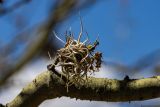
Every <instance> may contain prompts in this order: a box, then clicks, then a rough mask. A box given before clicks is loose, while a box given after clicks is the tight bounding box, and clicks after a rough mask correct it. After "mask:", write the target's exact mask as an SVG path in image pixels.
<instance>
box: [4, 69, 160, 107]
mask: <svg viewBox="0 0 160 107" xmlns="http://www.w3.org/2000/svg"><path fill="white" fill-rule="evenodd" d="M52 70H53V69H52ZM63 78H64V76H63ZM159 90H160V76H155V77H151V78H144V79H129V78H128V77H126V78H125V79H124V80H116V79H107V78H94V77H90V78H88V80H87V82H85V83H80V84H78V85H76V84H73V85H71V86H69V92H67V90H66V87H65V82H64V81H63V80H62V79H61V78H60V77H59V74H57V71H53V72H52V71H46V72H44V73H42V74H40V75H39V76H37V77H36V79H35V80H33V81H32V82H31V83H30V84H29V85H27V86H26V87H25V88H23V90H22V91H21V93H20V94H19V95H18V96H17V97H16V98H15V99H14V100H13V101H11V102H10V103H8V104H7V107H37V106H38V105H39V104H40V103H42V102H43V101H44V100H47V99H53V98H57V97H62V96H66V97H70V98H76V99H81V100H92V101H110V102H123V101H142V100H148V99H153V98H158V97H160V91H159Z"/></svg>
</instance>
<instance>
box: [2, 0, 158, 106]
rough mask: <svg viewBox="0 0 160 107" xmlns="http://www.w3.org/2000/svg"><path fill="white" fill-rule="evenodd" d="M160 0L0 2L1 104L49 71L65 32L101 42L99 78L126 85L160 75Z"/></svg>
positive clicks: (68, 102) (63, 102)
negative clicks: (127, 81)
mask: <svg viewBox="0 0 160 107" xmlns="http://www.w3.org/2000/svg"><path fill="white" fill-rule="evenodd" d="M159 5H160V0H0V103H2V104H6V103H7V102H10V101H12V100H13V99H14V97H16V95H17V94H18V93H19V92H20V91H21V89H22V88H23V87H24V86H25V85H26V84H28V83H29V82H31V81H32V80H33V79H34V78H35V77H36V76H37V75H38V74H40V73H42V72H44V71H46V70H47V69H46V66H47V65H48V64H50V63H51V60H50V59H49V56H48V52H49V53H50V54H51V57H53V58H54V55H55V53H56V50H57V49H59V48H61V47H63V46H64V44H63V43H62V42H61V41H59V40H58V39H57V38H56V37H55V35H54V34H53V33H52V31H55V32H56V33H57V35H58V37H59V38H61V39H62V40H65V32H66V31H67V30H72V32H74V35H75V38H78V36H77V35H78V34H79V32H80V20H79V13H80V16H81V17H82V21H83V26H84V35H83V37H82V39H81V40H82V41H84V40H85V39H86V38H87V36H86V33H85V32H87V33H88V37H89V40H90V42H94V41H95V40H96V39H97V37H98V38H99V39H98V40H99V42H100V45H99V46H98V47H97V50H98V51H101V52H102V53H103V63H102V67H101V69H100V72H98V73H95V75H94V76H95V77H103V78H114V79H123V78H124V77H125V76H126V75H129V77H130V78H144V77H151V76H154V75H159V74H160V30H159V29H160V20H159V19H160V12H159V11H160V6H159ZM159 101H160V99H158V98H157V99H152V100H147V101H134V102H116V103H114V102H97V101H91V102H90V101H81V100H76V99H70V98H66V97H62V98H57V99H53V100H48V101H44V102H43V103H42V104H41V105H40V106H39V107H52V106H56V107H63V106H66V107H75V106H77V107H78V106H79V107H81V106H83V107H88V106H92V107H93V106H95V107H96V106H99V107H109V106H112V107H135V106H137V107H143V106H147V107H159V106H160V102H159Z"/></svg>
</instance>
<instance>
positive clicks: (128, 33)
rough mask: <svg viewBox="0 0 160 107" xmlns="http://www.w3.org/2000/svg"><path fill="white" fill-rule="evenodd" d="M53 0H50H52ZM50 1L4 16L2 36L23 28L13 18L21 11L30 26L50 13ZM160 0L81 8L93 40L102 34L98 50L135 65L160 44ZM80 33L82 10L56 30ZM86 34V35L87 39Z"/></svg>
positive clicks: (113, 0) (115, 0)
mask: <svg viewBox="0 0 160 107" xmlns="http://www.w3.org/2000/svg"><path fill="white" fill-rule="evenodd" d="M48 1H50V0H48ZM48 1H45V0H42V1H41V3H40V2H39V4H38V5H37V2H38V0H33V1H32V3H30V4H29V5H30V7H29V6H27V5H26V6H24V7H22V8H20V9H18V11H14V12H13V13H11V14H9V15H6V16H4V17H1V18H0V28H1V30H0V39H1V41H2V42H7V41H9V40H10V38H11V37H14V36H12V35H14V34H16V33H17V32H20V31H22V30H23V29H21V28H19V29H16V28H15V26H14V24H15V23H16V22H15V21H14V19H13V17H15V16H16V15H19V13H25V14H23V15H22V16H24V20H25V21H26V23H27V24H26V26H25V27H28V26H31V25H34V24H35V23H38V22H40V21H42V20H44V19H45V18H46V17H47V14H46V13H47V11H48V10H49V6H48ZM159 4H160V1H159V0H101V1H100V2H98V3H97V4H96V5H95V6H92V7H91V8H89V9H87V10H82V11H80V13H81V16H82V18H83V25H84V27H85V30H86V31H87V32H88V33H89V37H90V40H91V41H93V42H94V41H95V39H96V38H97V36H98V35H99V41H100V45H99V47H98V50H100V51H102V52H103V57H104V59H105V60H114V61H117V62H121V63H123V64H126V65H131V64H133V63H134V62H136V61H137V60H138V59H139V58H141V57H143V56H144V55H147V54H149V53H151V52H153V51H155V50H157V49H159V48H160V46H159V44H160V43H159V40H160V36H159V34H160V30H159V28H160V21H159V19H160V13H159V11H160V6H159ZM69 27H72V30H73V31H74V32H75V34H76V35H78V33H79V30H80V24H79V17H78V13H75V15H73V17H72V18H70V19H69V20H67V21H66V22H64V23H63V24H62V25H61V26H60V27H59V28H60V29H59V30H58V31H56V32H57V33H58V34H60V35H61V36H60V37H61V38H62V39H64V37H63V36H62V35H63V34H64V32H65V31H66V29H69ZM84 38H85V36H84V37H83V39H84Z"/></svg>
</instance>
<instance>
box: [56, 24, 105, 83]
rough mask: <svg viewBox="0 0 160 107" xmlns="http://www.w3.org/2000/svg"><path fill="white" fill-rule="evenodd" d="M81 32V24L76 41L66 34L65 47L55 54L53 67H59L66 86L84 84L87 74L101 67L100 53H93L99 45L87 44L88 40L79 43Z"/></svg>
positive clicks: (97, 43) (95, 43)
mask: <svg viewBox="0 0 160 107" xmlns="http://www.w3.org/2000/svg"><path fill="white" fill-rule="evenodd" d="M82 30H83V26H82V24H81V32H80V34H79V36H78V40H76V39H74V37H73V34H71V33H70V34H67V33H66V42H65V46H64V47H63V48H61V49H59V50H58V51H57V54H56V60H55V62H54V66H55V67H56V66H60V67H61V71H62V73H63V74H64V75H65V76H66V77H67V82H66V84H67V86H68V85H69V84H72V83H76V84H78V83H80V82H85V80H87V76H88V74H92V73H94V72H95V71H99V68H100V67H101V58H102V53H100V52H95V48H96V47H97V45H99V42H98V40H96V41H95V42H94V43H93V44H88V43H87V42H88V39H87V40H85V41H84V42H81V41H80V38H81V36H82ZM69 80H72V82H69Z"/></svg>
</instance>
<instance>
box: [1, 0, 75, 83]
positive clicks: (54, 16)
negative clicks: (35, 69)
mask: <svg viewBox="0 0 160 107" xmlns="http://www.w3.org/2000/svg"><path fill="white" fill-rule="evenodd" d="M75 3H76V1H75V0H70V1H67V0H64V1H63V2H62V3H61V4H60V5H58V6H57V7H56V9H55V10H54V8H55V7H54V8H53V10H51V13H50V16H49V19H48V20H47V22H46V23H45V24H43V25H42V26H41V27H40V28H39V30H38V34H37V35H39V38H38V39H37V40H36V41H35V42H34V45H33V44H32V43H31V44H30V45H29V46H28V47H27V48H26V52H25V53H24V55H23V56H22V57H21V58H19V60H18V62H17V63H16V64H15V65H14V66H9V67H7V69H6V71H4V72H5V73H6V74H5V75H3V77H2V78H1V79H0V85H3V84H5V82H6V80H7V79H8V78H9V77H10V76H11V75H13V74H14V73H17V72H18V71H19V69H20V68H21V67H22V66H23V65H25V64H26V63H27V62H28V61H30V60H31V59H32V58H33V57H34V56H35V55H36V54H37V52H39V50H41V49H42V47H43V46H44V45H45V42H47V39H48V35H49V34H50V32H51V31H52V29H53V28H54V27H55V26H56V24H57V23H58V22H60V21H62V20H63V19H64V18H65V17H66V16H67V15H68V14H69V12H70V11H71V9H72V8H73V7H74V5H75Z"/></svg>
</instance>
